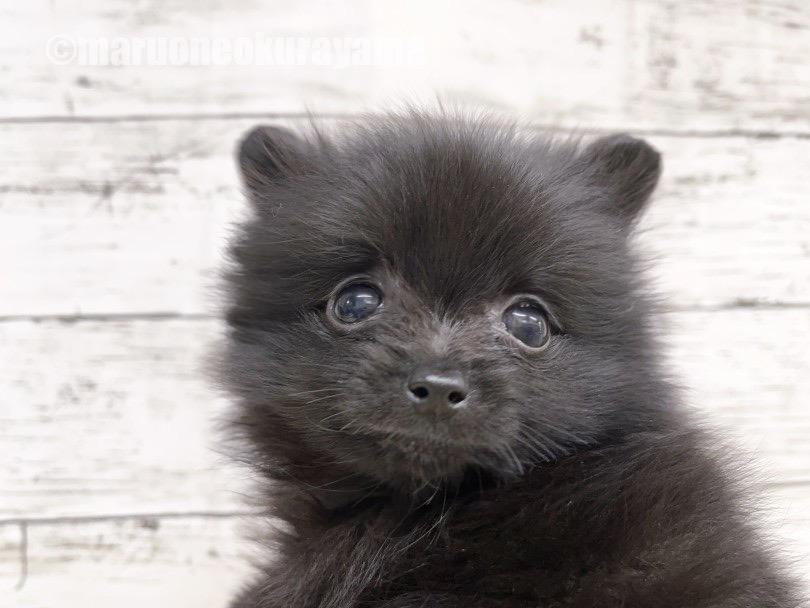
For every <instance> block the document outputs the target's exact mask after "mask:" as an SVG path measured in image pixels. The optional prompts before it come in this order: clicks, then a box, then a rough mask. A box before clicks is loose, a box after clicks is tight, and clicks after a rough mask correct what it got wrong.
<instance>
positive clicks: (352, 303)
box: [332, 283, 382, 323]
mask: <svg viewBox="0 0 810 608" xmlns="http://www.w3.org/2000/svg"><path fill="white" fill-rule="evenodd" d="M381 305H382V294H380V292H379V291H378V290H377V289H376V288H375V287H372V286H371V285H365V284H362V283H356V284H354V285H349V286H347V287H344V288H343V289H342V290H341V291H340V292H339V293H338V294H337V296H335V302H334V304H333V305H332V310H333V311H334V313H335V317H337V319H338V320H339V321H342V322H343V323H357V322H358V321H362V320H363V319H365V318H366V317H369V316H371V314H372V313H374V311H375V310H377V309H378V308H379V307H380V306H381Z"/></svg>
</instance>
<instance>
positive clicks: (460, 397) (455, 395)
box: [447, 391, 467, 405]
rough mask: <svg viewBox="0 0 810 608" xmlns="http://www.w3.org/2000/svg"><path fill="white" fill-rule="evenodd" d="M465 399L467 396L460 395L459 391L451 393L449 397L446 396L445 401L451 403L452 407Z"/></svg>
mask: <svg viewBox="0 0 810 608" xmlns="http://www.w3.org/2000/svg"><path fill="white" fill-rule="evenodd" d="M466 398H467V395H465V394H464V393H461V392H459V391H453V392H451V393H450V394H449V395H447V400H448V401H449V402H450V403H452V404H453V405H455V404H457V403H461V402H462V401H464V399H466Z"/></svg>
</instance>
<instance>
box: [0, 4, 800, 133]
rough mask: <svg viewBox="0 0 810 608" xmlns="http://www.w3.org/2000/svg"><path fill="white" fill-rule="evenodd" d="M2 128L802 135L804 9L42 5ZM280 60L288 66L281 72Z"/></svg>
mask: <svg viewBox="0 0 810 608" xmlns="http://www.w3.org/2000/svg"><path fill="white" fill-rule="evenodd" d="M2 18H3V23H4V26H5V27H4V32H5V35H4V39H3V41H2V43H0V53H2V55H3V57H4V59H5V60H6V61H5V64H6V65H5V67H4V69H3V71H2V72H0V100H2V103H0V107H2V111H0V117H4V118H14V117H41V116H57V117H67V116H90V117H97V116H103V115H106V116H121V115H176V114H195V115H197V114H214V115H222V114H239V113H262V114H265V113H273V112H276V113H277V112H301V111H302V110H305V109H309V110H312V111H314V112H320V113H323V112H340V113H345V112H356V111H358V110H365V109H369V108H372V109H374V108H380V107H381V106H383V105H390V103H391V100H392V99H402V96H403V95H409V96H410V97H411V98H413V99H435V96H436V94H437V92H438V93H439V94H441V96H442V98H443V99H445V100H446V101H447V102H450V103H453V102H461V103H463V104H465V105H468V106H474V107H482V106H484V107H497V108H503V109H507V110H510V111H516V112H521V113H524V114H527V115H530V116H532V117H534V118H536V119H537V120H539V121H541V122H544V123H548V124H555V125H560V124H564V125H568V126H571V125H574V126H580V125H600V126H610V127H622V128H636V129H638V128H645V129H655V130H667V131H670V130H678V131H695V130H707V131H717V130H745V131H752V130H755V131H766V132H770V131H780V132H784V131H793V132H801V133H808V132H810V129H808V118H810V104H809V103H808V102H809V101H810V93H808V91H810V64H808V62H807V60H806V59H807V56H808V54H810V36H808V35H807V32H808V29H809V28H810V5H808V4H807V3H806V2H803V1H802V0H783V1H778V2H777V1H774V0H745V1H743V2H717V1H713V0H700V1H697V2H679V1H678V0H664V1H652V0H646V1H632V0H613V1H610V2H602V1H599V0H589V1H588V2H585V3H582V2H576V3H574V2H567V1H566V0H554V1H551V2H536V3H529V2H524V1H521V0H506V1H504V2H497V3H493V2H488V1H486V0H473V1H468V0H464V1H463V2H462V0H445V1H444V2H441V3H436V2H429V1H428V0H419V1H417V2H409V3H381V2H371V1H370V0H350V1H347V2H341V3H332V2H327V1H326V0H315V1H310V2H306V3H295V2H247V1H245V2H238V3H236V4H234V3H228V4H221V5H217V4H211V3H207V4H206V5H205V6H204V7H195V8H194V9H190V8H189V6H187V5H185V4H182V3H168V4H166V3H164V4H161V5H160V7H159V8H157V7H156V6H154V5H152V4H150V3H136V4H133V3H130V2H126V1H125V0H115V1H113V2H101V1H100V0H85V1H84V2H80V3H75V2H70V3H67V2H48V1H47V0H34V1H31V2H20V3H15V4H9V5H8V6H7V7H5V8H4V9H3V12H2ZM256 33H261V34H263V35H265V36H268V37H276V38H278V37H285V38H297V37H307V38H310V39H312V38H313V37H327V38H330V39H331V38H334V37H337V38H340V39H343V38H346V37H354V38H359V37H365V38H368V39H371V40H375V39H376V40H381V39H384V38H406V39H418V40H420V41H422V45H423V48H424V52H423V53H422V54H421V56H422V57H423V60H422V61H421V62H420V65H416V66H390V65H387V66H368V65H354V66H350V67H347V68H345V69H341V68H338V67H335V65H330V66H317V65H311V63H312V62H310V61H308V62H307V63H308V64H309V65H301V66H256V65H248V66H240V65H225V66H207V67H206V66H149V65H140V66H138V65H135V66H127V67H117V66H97V67H91V66H79V65H75V64H69V65H56V64H54V63H52V62H50V61H49V60H48V58H47V57H46V53H45V45H46V43H47V41H48V40H49V38H51V37H52V36H53V35H56V34H68V35H70V36H73V37H81V36H89V37H100V36H104V37H109V38H112V37H116V36H122V37H126V38H130V39H131V38H133V37H141V36H165V37H175V36H177V37H183V38H189V37H194V36H197V37H202V36H221V37H225V38H228V39H229V40H235V39H237V38H238V37H240V36H244V37H247V38H251V39H252V38H253V37H254V36H255V35H256ZM281 59H282V60H283V59H284V58H283V57H281Z"/></svg>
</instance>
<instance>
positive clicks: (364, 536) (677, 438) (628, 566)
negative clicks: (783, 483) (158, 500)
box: [221, 113, 800, 608]
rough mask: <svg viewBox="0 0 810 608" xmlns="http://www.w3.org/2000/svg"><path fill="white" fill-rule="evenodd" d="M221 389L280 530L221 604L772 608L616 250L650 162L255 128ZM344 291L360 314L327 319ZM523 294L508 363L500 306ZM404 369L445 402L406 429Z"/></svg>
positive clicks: (630, 266) (476, 127) (538, 140)
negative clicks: (542, 316)
mask: <svg viewBox="0 0 810 608" xmlns="http://www.w3.org/2000/svg"><path fill="white" fill-rule="evenodd" d="M239 160H240V167H241V169H242V172H243V177H244V181H245V184H246V187H247V190H248V192H249V197H250V199H251V202H252V217H251V218H250V219H249V220H248V221H246V222H245V223H244V224H243V225H242V226H241V227H240V229H239V232H238V234H237V235H236V236H235V238H234V240H233V242H232V246H231V250H230V251H231V258H232V262H233V263H232V267H231V268H230V270H229V271H228V273H227V286H228V290H229V291H228V292H229V294H230V300H229V309H228V313H227V320H228V323H229V328H230V329H229V339H228V345H227V349H226V353H225V355H224V356H223V357H222V361H221V370H222V371H221V377H222V379H223V381H224V382H225V383H226V384H227V386H228V388H229V390H230V391H231V393H232V394H233V395H234V396H235V398H236V400H237V409H236V412H235V414H236V415H235V420H234V424H233V428H235V429H237V432H238V435H239V438H240V439H241V440H242V441H243V443H244V444H245V445H247V446H248V449H247V450H246V451H244V452H243V457H244V458H245V459H246V460H247V461H248V462H249V463H250V464H251V465H252V466H253V467H255V469H256V470H257V471H258V472H259V473H260V475H261V477H263V478H265V479H266V480H267V481H268V484H267V490H268V491H267V493H266V495H265V499H264V500H265V502H266V504H268V505H271V506H270V507H269V509H270V510H271V513H272V514H273V515H274V516H275V517H277V518H279V519H280V520H281V522H282V525H281V526H280V527H279V529H278V530H277V531H275V532H274V533H273V534H272V536H271V539H270V542H271V543H272V544H273V545H274V547H275V557H274V559H273V561H272V562H271V563H270V564H269V565H266V566H265V567H264V568H262V569H261V571H260V573H259V576H258V577H257V579H256V581H255V583H254V584H253V585H252V586H250V587H249V588H247V589H246V591H245V592H244V593H243V594H242V595H241V596H240V597H239V598H238V599H237V600H236V601H235V603H234V604H233V607H234V608H281V607H284V608H288V607H298V608H310V607H312V608H314V607H320V608H349V607H369V608H371V607H379V608H382V607H385V608H416V607H432V608H439V607H447V608H449V607H453V608H457V607H468V606H469V607H475V608H485V607H493V608H494V607H509V608H513V607H518V606H520V607H530V606H531V607H543V608H550V607H557V606H568V607H619V606H621V607H626V608H635V607H638V608H641V607H644V608H650V607H655V608H667V607H672V608H675V607H678V608H683V607H690V608H703V607H706V608H709V607H711V608H732V607H734V608H742V607H754V606H756V607H774V608H776V607H780V608H787V607H794V606H798V605H799V604H800V602H799V600H798V599H797V597H796V596H795V595H794V592H793V591H792V588H791V586H790V585H789V584H788V582H786V579H785V578H783V576H782V575H781V573H780V572H779V569H778V568H777V567H776V566H775V565H774V562H773V559H772V557H771V556H770V554H769V551H768V550H767V549H766V548H765V547H764V545H763V542H762V541H761V540H760V539H759V538H758V537H757V536H756V534H755V532H754V530H753V529H752V527H751V525H750V523H749V521H748V519H749V514H748V513H747V512H746V511H747V510H748V509H747V506H746V505H747V502H746V501H744V500H743V498H742V497H741V495H740V493H739V492H738V491H737V490H735V489H734V486H733V485H732V484H731V482H730V481H729V475H728V474H727V472H726V468H725V467H723V466H721V465H720V464H719V462H718V459H717V457H716V456H715V455H714V454H713V450H711V449H710V448H711V447H712V446H711V440H710V439H708V438H707V437H706V436H704V434H703V433H702V432H701V431H699V430H698V429H697V428H696V427H694V426H693V425H692V424H690V423H689V422H688V421H687V420H686V419H685V417H684V414H683V413H682V412H681V411H680V410H679V405H678V403H677V401H678V399H677V394H676V392H675V391H674V390H673V388H672V387H671V386H670V385H669V384H668V382H667V381H666V379H665V375H664V373H663V370H662V366H661V362H660V361H659V349H658V347H657V346H656V344H655V342H654V339H653V336H652V334H653V332H652V331H651V328H650V312H651V305H650V303H649V299H648V298H647V297H646V296H645V294H644V293H643V291H642V290H641V288H640V287H641V286H640V285H639V272H638V268H637V267H636V262H635V260H634V258H633V256H632V255H631V252H630V251H629V245H628V237H629V235H630V232H631V228H632V225H633V223H634V220H635V219H636V218H637V217H638V215H639V213H640V212H641V210H642V209H643V208H644V206H645V204H646V202H647V201H648V199H649V197H650V195H651V193H652V191H653V189H654V188H655V185H656V182H657V181H658V177H659V174H660V167H661V163H660V157H659V154H658V153H657V152H656V151H655V150H654V149H653V148H652V147H650V146H649V145H648V144H647V143H645V142H643V141H641V140H638V139H634V138H631V137H629V136H625V135H618V136H610V137H604V138H602V139H598V140H597V141H595V142H593V143H590V144H589V145H584V144H582V143H581V142H580V141H579V140H576V139H567V140H560V139H557V140H554V139H553V138H548V137H546V136H536V135H535V136H532V135H527V134H526V133H524V132H522V131H521V130H519V129H516V128H514V127H512V126H509V125H505V124H503V123H501V122H499V121H497V120H491V119H465V118H459V117H448V116H432V117H431V116H425V115H420V114H418V113H410V114H406V115H405V114H404V115H399V116H394V117H388V118H384V119H369V120H367V121H365V122H364V123H363V124H362V125H355V126H353V127H351V128H348V129H347V130H346V132H345V133H344V134H343V135H342V136H341V137H338V138H332V137H327V136H326V135H324V134H322V133H320V132H318V131H317V130H316V129H313V130H312V131H311V132H310V133H309V135H306V136H298V135H294V134H293V133H291V132H289V131H287V130H284V129H281V128H275V127H259V128H257V129H255V130H253V131H252V132H251V133H250V134H248V135H247V137H246V138H245V139H244V141H243V142H242V144H241V147H240V152H239ZM354 275H363V276H364V277H367V278H369V280H371V281H373V283H374V284H375V285H377V286H378V287H379V289H380V291H381V292H382V294H383V298H384V305H383V306H382V308H381V309H380V310H379V311H378V312H377V314H375V315H374V316H373V317H371V318H370V319H368V320H366V321H363V322H361V323H357V324H355V325H351V326H341V325H340V324H336V323H335V322H334V320H330V310H329V306H330V304H329V302H330V297H331V296H332V295H333V294H334V293H335V290H336V289H337V288H338V286H339V284H341V282H343V281H344V280H346V279H347V278H349V277H352V276H354ZM516 294H531V295H533V296H537V297H539V298H541V299H542V301H543V302H545V304H546V306H547V309H548V316H549V319H550V320H551V323H552V325H553V328H554V333H553V335H552V337H551V341H550V343H549V345H548V346H547V347H546V348H544V349H538V350H531V349H527V348H525V347H524V346H523V345H522V344H520V343H518V341H517V340H515V339H514V338H513V337H512V336H510V335H509V334H508V333H507V332H506V331H505V327H504V324H503V321H502V316H501V315H502V313H503V310H504V307H505V306H506V305H507V303H508V301H509V298H511V297H513V296H515V295H516ZM417 365H434V366H438V367H442V366H447V365H449V366H452V368H453V369H456V370H460V372H461V373H463V374H464V376H465V377H466V379H467V382H468V384H469V394H468V396H467V399H466V401H465V404H464V405H465V407H463V408H461V409H459V410H458V412H457V413H456V414H455V415H454V416H452V417H451V418H449V419H444V418H442V419H435V418H432V417H430V416H424V415H423V414H421V413H420V412H418V411H416V409H415V408H414V406H413V404H412V403H411V401H410V400H409V398H408V396H407V395H406V391H405V389H404V387H405V384H406V382H407V379H408V376H409V374H410V373H411V371H412V370H413V369H414V368H415V367H416V366H417Z"/></svg>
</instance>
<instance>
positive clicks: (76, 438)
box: [0, 309, 810, 521]
mask: <svg viewBox="0 0 810 608" xmlns="http://www.w3.org/2000/svg"><path fill="white" fill-rule="evenodd" d="M663 321H665V322H666V324H667V325H668V326H670V328H671V331H672V332H673V339H672V345H673V346H672V350H671V352H672V355H671V356H672V359H673V361H674V363H675V366H676V369H677V370H678V371H679V372H680V373H681V374H682V378H683V384H684V385H685V386H687V387H689V389H690V393H689V397H690V398H689V401H690V403H691V404H693V405H694V406H695V407H696V408H697V409H698V410H699V413H700V415H701V416H704V415H706V416H708V417H710V418H711V420H712V421H713V422H715V423H717V425H718V426H720V427H722V428H723V429H725V430H726V431H731V432H733V433H736V434H737V435H738V437H737V439H738V443H739V444H740V445H741V447H742V448H743V450H744V453H745V454H746V455H747V454H748V453H749V452H750V454H751V455H752V457H754V458H758V459H760V460H761V464H760V468H761V469H762V471H763V477H764V478H765V479H766V480H767V481H769V482H770V483H773V484H788V483H789V484H806V486H805V487H807V488H808V490H810V442H808V441H807V437H808V436H810V417H808V416H807V403H806V396H807V394H808V393H810V384H808V382H810V358H808V357H807V356H806V354H807V347H806V337H807V335H808V334H810V315H808V314H807V311H806V310H804V309H798V310H792V309H784V310H747V309H740V310H736V311H733V312H729V311H722V312H681V313H671V314H669V315H666V318H665V319H663ZM217 333H218V324H217V323H216V322H214V321H205V320H190V319H185V320H131V321H116V322H110V321H106V322H105V321H85V322H77V323H64V322H61V321H44V322H23V321H20V322H5V323H1V324H0V361H3V368H2V372H0V374H1V375H0V381H2V384H3V386H4V387H5V388H4V400H5V406H4V407H3V408H2V409H0V428H2V433H0V453H3V454H12V455H13V458H11V459H10V461H8V463H7V465H6V466H5V467H3V468H2V469H0V495H2V496H3V500H2V502H0V521H2V519H8V518H37V517H55V516H88V515H107V514H121V513H124V514H127V513H156V512H157V513H160V512H180V513H182V512H188V511H214V512H228V511H231V510H235V509H241V508H243V507H242V501H241V493H242V491H243V489H244V487H245V486H244V481H245V476H244V474H243V473H242V472H240V471H234V470H232V469H229V468H227V467H224V466H223V464H222V463H218V462H217V458H216V455H215V454H214V452H213V451H212V450H213V449H214V448H216V447H217V446H216V442H215V439H214V435H213V432H212V431H213V428H214V427H213V424H212V423H211V421H212V420H214V419H216V418H217V417H218V416H220V415H221V414H222V412H223V407H222V406H223V403H222V401H221V400H219V399H217V398H216V397H215V394H214V392H213V391H212V390H211V389H210V387H208V386H207V385H206V383H205V381H204V379H203V378H202V376H201V374H200V372H199V368H200V364H201V360H202V358H203V356H204V354H205V352H206V348H207V346H208V345H209V344H210V343H211V342H212V340H214V339H215V338H216V336H217ZM746 458H747V456H746Z"/></svg>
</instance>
